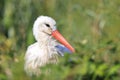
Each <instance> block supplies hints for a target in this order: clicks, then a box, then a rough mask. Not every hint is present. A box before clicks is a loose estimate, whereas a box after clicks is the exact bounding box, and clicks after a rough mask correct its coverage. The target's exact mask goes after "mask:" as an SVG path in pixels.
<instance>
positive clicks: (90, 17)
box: [0, 0, 120, 80]
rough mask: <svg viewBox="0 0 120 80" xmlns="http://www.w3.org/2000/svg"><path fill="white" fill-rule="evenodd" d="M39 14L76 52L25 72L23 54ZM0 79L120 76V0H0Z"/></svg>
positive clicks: (104, 79) (112, 79)
mask: <svg viewBox="0 0 120 80" xmlns="http://www.w3.org/2000/svg"><path fill="white" fill-rule="evenodd" d="M40 15H47V16H51V17H53V18H54V19H55V20H56V22H57V26H58V30H59V31H60V32H61V33H62V34H64V37H65V38H66V39H67V40H68V41H69V42H70V43H71V44H72V45H73V47H74V48H75V50H76V52H75V54H71V55H69V54H66V55H65V56H64V57H60V61H59V63H58V64H57V65H47V66H46V67H44V68H43V72H45V71H44V70H47V69H50V72H49V73H43V74H41V75H40V76H39V77H35V76H32V77H30V76H28V75H26V73H25V72H24V54H25V51H26V49H27V46H29V45H30V44H32V43H34V42H35V40H34V37H33V35H32V26H33V23H34V20H35V19H36V18H37V17H38V16H40ZM0 80H120V0H0Z"/></svg>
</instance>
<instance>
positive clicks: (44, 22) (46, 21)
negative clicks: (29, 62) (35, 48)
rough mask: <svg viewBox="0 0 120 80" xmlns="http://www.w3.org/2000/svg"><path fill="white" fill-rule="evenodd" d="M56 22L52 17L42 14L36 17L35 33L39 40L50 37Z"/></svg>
mask: <svg viewBox="0 0 120 80" xmlns="http://www.w3.org/2000/svg"><path fill="white" fill-rule="evenodd" d="M55 25H56V22H55V20H53V19H52V18H51V17H48V16H40V17H38V18H37V19H36V21H35V22H34V25H33V35H34V36H35V39H36V40H37V41H39V40H40V36H42V38H44V37H48V36H50V35H51V34H52V31H53V30H55V29H56V26H55Z"/></svg>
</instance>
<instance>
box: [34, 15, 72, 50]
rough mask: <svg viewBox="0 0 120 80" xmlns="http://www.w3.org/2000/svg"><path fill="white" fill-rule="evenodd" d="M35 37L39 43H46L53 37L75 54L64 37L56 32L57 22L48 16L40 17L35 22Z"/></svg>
mask: <svg viewBox="0 0 120 80" xmlns="http://www.w3.org/2000/svg"><path fill="white" fill-rule="evenodd" d="M33 35H34V36H35V39H36V40H37V41H38V42H41V40H42V41H46V40H47V39H48V38H49V37H50V36H53V37H54V38H55V39H57V40H58V41H59V42H60V43H62V44H63V45H64V46H66V47H67V48H68V49H70V50H71V51H72V52H74V48H72V46H71V45H70V44H69V43H68V42H67V41H66V40H65V39H64V37H63V36H62V35H61V34H60V33H59V32H58V31H57V30H56V22H55V20H54V19H52V18H51V17H48V16H40V17H38V18H37V20H36V21H35V22H34V25H33Z"/></svg>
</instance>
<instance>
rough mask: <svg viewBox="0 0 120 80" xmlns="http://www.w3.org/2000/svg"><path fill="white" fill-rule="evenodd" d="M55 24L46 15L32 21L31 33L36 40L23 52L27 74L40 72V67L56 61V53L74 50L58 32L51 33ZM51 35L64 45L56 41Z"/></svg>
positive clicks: (60, 53) (54, 28)
mask: <svg viewBox="0 0 120 80" xmlns="http://www.w3.org/2000/svg"><path fill="white" fill-rule="evenodd" d="M55 25H56V22H55V20H54V19H52V18H51V17H48V16H40V17H38V18H37V19H36V21H35V22H34V25H33V35H34V37H35V39H36V42H35V43H34V44H32V45H30V46H29V47H28V48H27V51H26V54H25V67H24V68H25V71H26V72H27V73H28V74H30V75H32V74H35V75H38V74H39V73H41V71H40V67H43V66H45V65H46V64H49V63H57V55H58V54H59V55H61V56H63V53H64V52H70V50H71V51H74V49H73V48H72V47H71V46H70V45H69V43H67V41H66V40H65V39H64V38H63V37H62V36H61V35H60V33H59V32H57V33H56V32H55V33H53V32H54V31H55V30H56V26H55ZM56 31H57V30H56ZM56 34H57V35H56ZM53 37H55V38H56V39H57V40H59V41H60V42H61V43H62V44H63V45H65V46H63V45H62V44H59V43H57V42H56V41H55V40H54V39H53ZM69 49H70V50H69Z"/></svg>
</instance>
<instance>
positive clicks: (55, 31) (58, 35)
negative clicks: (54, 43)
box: [52, 30, 75, 52]
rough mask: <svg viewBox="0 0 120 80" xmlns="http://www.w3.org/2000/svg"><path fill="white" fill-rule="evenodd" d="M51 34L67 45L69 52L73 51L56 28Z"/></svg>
mask: <svg viewBox="0 0 120 80" xmlns="http://www.w3.org/2000/svg"><path fill="white" fill-rule="evenodd" d="M52 36H53V37H54V38H55V39H57V40H58V41H59V42H60V43H61V44H63V45H64V46H65V47H67V48H68V49H69V50H70V51H71V52H75V50H74V48H73V47H72V46H71V45H70V44H69V43H68V42H67V41H66V40H65V38H64V37H63V36H62V35H61V34H60V33H59V32H58V31H57V30H54V31H53V32H52Z"/></svg>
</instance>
